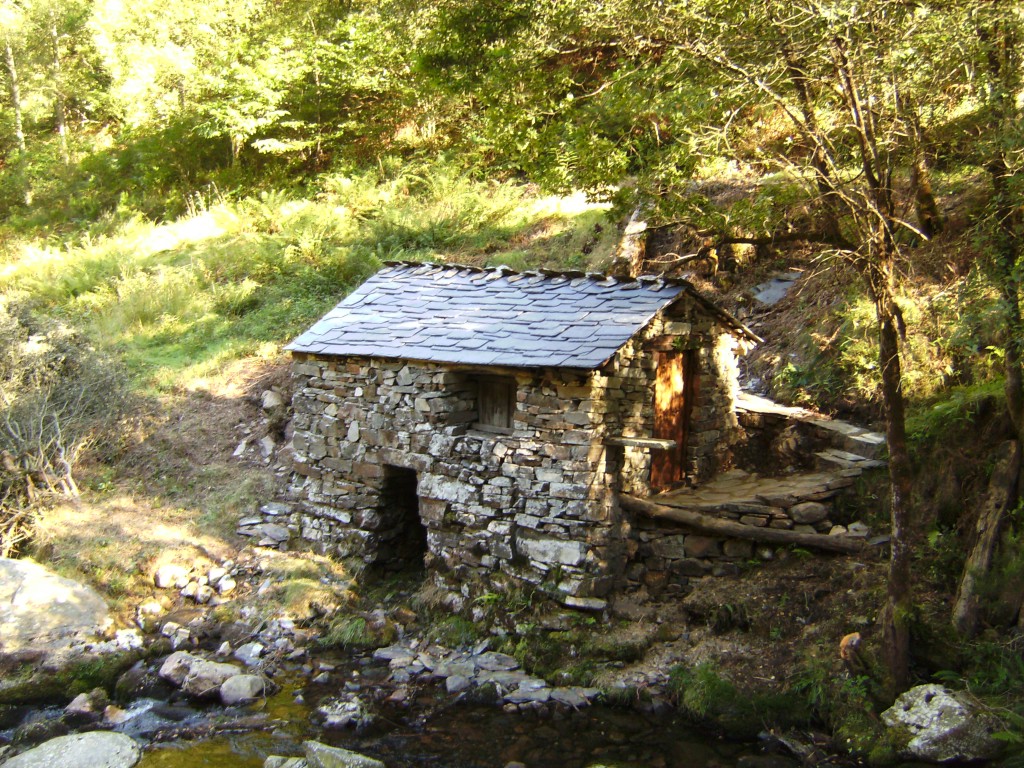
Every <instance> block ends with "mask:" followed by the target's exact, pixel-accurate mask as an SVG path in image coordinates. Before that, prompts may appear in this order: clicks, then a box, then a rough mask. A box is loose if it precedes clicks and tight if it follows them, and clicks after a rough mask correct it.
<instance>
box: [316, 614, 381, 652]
mask: <svg viewBox="0 0 1024 768" xmlns="http://www.w3.org/2000/svg"><path fill="white" fill-rule="evenodd" d="M320 642H321V644H323V645H325V646H327V647H338V648H345V649H349V650H363V649H365V648H370V647H372V646H373V642H374V637H373V634H372V633H371V632H370V631H369V629H368V628H367V624H366V619H364V618H363V617H362V616H343V617H341V618H338V619H335V620H334V621H332V622H331V624H330V626H329V627H328V628H327V631H326V632H324V633H323V635H322V636H321V637H320Z"/></svg>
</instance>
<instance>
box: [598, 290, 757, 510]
mask: <svg viewBox="0 0 1024 768" xmlns="http://www.w3.org/2000/svg"><path fill="white" fill-rule="evenodd" d="M668 312H671V314H668ZM735 345H736V341H735V339H734V337H733V336H732V335H730V334H727V333H723V332H722V330H721V329H720V328H718V327H717V326H716V325H715V324H714V322H713V321H712V319H711V318H710V317H708V316H707V315H705V314H704V313H702V312H700V311H699V310H698V309H697V308H696V307H695V306H694V305H693V304H692V303H682V302H681V303H680V304H677V305H676V306H674V307H671V308H670V309H669V310H667V312H666V313H663V314H662V315H659V316H658V317H656V318H655V319H654V320H653V321H651V323H650V324H649V325H648V326H647V327H646V328H645V329H644V331H643V332H642V333H640V334H638V335H637V336H636V337H634V338H633V339H632V340H631V341H630V342H629V343H628V344H626V345H625V346H624V347H622V349H620V350H619V352H618V354H617V355H616V356H615V358H614V359H613V360H612V361H611V362H610V363H609V365H607V366H606V367H605V369H604V370H602V371H599V372H597V373H595V375H594V377H593V380H594V388H595V392H594V395H593V397H594V399H595V401H600V402H603V403H605V404H607V412H606V413H604V414H603V416H602V420H601V426H602V427H603V429H604V432H605V435H606V436H608V437H611V436H622V437H626V438H646V437H651V436H653V435H654V409H653V407H652V403H653V402H654V389H655V386H654V376H655V369H656V365H657V363H656V358H655V354H654V352H655V348H659V349H672V350H678V351H686V350H694V351H695V352H696V355H697V368H698V381H699V386H698V394H697V400H696V402H694V403H692V411H691V422H690V429H689V435H688V437H687V443H686V475H687V477H688V479H689V480H690V481H691V482H702V481H704V480H706V479H708V478H709V477H711V476H712V475H714V474H715V473H716V472H718V471H720V470H721V469H724V468H726V467H727V466H728V465H729V462H730V458H731V454H730V449H731V447H732V445H733V444H734V443H735V442H736V441H737V439H738V437H739V434H740V428H739V425H738V423H737V420H736V413H735V409H734V407H733V397H734V393H735V392H736V390H737V388H738V386H739V384H738V382H737V377H738V369H737V363H736V349H735ZM609 462H610V465H611V466H612V467H613V469H612V473H613V474H615V475H617V476H618V483H619V488H620V490H622V491H624V492H626V493H631V494H635V495H639V496H646V495H648V494H650V493H651V492H652V488H651V486H650V477H651V449H649V448H642V447H637V446H627V447H624V448H622V449H620V450H618V451H612V455H611V456H610V457H609Z"/></svg>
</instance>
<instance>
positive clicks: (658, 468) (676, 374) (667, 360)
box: [651, 350, 697, 490]
mask: <svg viewBox="0 0 1024 768" xmlns="http://www.w3.org/2000/svg"><path fill="white" fill-rule="evenodd" d="M655 355H656V361H657V366H658V367H657V373H656V378H655V382H654V437H657V438H660V439H663V440H673V441H675V447H674V448H671V449H668V450H654V451H652V452H651V454H652V455H651V487H652V488H654V489H656V490H660V489H663V488H670V487H671V486H673V485H677V484H679V483H681V482H683V480H684V479H685V478H686V436H687V432H688V431H689V429H690V411H691V410H692V408H693V403H694V401H695V400H696V399H697V352H696V351H695V350H687V351H685V352H676V351H673V352H655Z"/></svg>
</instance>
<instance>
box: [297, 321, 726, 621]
mask: <svg viewBox="0 0 1024 768" xmlns="http://www.w3.org/2000/svg"><path fill="white" fill-rule="evenodd" d="M722 338H730V337H725V336H720V335H719V333H718V331H717V329H715V328H714V327H713V324H712V321H711V320H710V318H707V317H705V316H704V315H703V314H702V313H700V312H699V311H697V310H696V309H695V307H694V306H693V305H692V304H691V303H685V302H684V303H681V305H680V307H679V308H678V309H676V310H674V311H673V313H672V315H671V316H668V317H660V316H659V317H658V318H656V319H655V320H654V321H653V322H652V323H651V324H650V325H649V326H648V327H647V328H646V329H645V331H644V332H643V333H641V334H639V335H638V336H637V337H636V338H635V339H634V340H632V341H631V342H630V343H629V344H627V345H626V346H625V347H624V348H623V349H621V350H620V351H619V353H617V354H616V356H615V357H614V358H613V359H612V360H611V361H610V362H609V363H608V364H607V365H606V366H605V367H604V368H603V369H601V370H599V371H592V372H572V371H566V370H544V371H534V370H513V369H506V370H501V369H493V368H492V369H487V370H480V369H477V370H473V369H459V368H455V367H452V366H445V365H439V364H430V363H411V362H403V361H394V360H384V359H376V358H372V359H371V358H337V359H324V358H317V357H312V356H301V355H296V361H295V364H294V367H293V371H294V375H295V376H296V378H297V387H296V394H295V396H294V399H293V405H294V414H295V415H294V422H293V426H294V438H293V450H294V455H295V467H294V468H295V472H296V473H297V476H298V485H299V486H301V488H300V490H301V493H300V497H301V503H300V504H299V505H298V509H297V510H296V511H295V512H294V513H293V515H292V519H291V521H290V522H291V524H292V527H294V528H295V529H296V530H297V531H298V532H300V533H301V535H302V537H303V538H305V539H307V540H310V541H313V542H315V543H317V544H318V545H319V547H320V548H321V549H322V550H323V551H325V552H330V553H333V554H337V555H340V556H343V557H358V558H362V559H363V560H364V561H366V562H367V563H375V564H377V565H380V566H383V567H387V566H389V565H390V564H392V563H394V562H396V561H400V560H403V559H405V560H407V559H408V552H409V551H410V546H411V545H410V537H409V533H410V530H409V529H410V526H415V525H416V524H417V521H415V520H413V521H410V520H409V519H408V517H407V515H406V513H404V512H403V511H402V507H403V505H402V504H401V503H388V504H385V503H382V499H386V498H388V497H389V495H391V496H392V497H393V496H394V493H395V492H396V491H395V489H396V488H398V487H399V486H402V485H403V484H407V483H408V481H409V478H410V475H409V471H413V472H415V477H414V479H413V480H412V482H413V487H414V488H415V494H416V496H417V497H418V515H419V523H420V524H421V525H422V526H423V527H424V528H425V529H426V530H425V534H426V552H425V553H424V555H425V557H424V559H425V563H426V566H427V569H428V572H429V573H430V575H431V577H432V578H434V579H435V581H437V582H438V583H439V584H441V585H442V586H444V587H446V589H447V590H448V591H449V593H450V594H451V595H452V596H453V604H454V605H455V607H459V605H460V604H465V602H466V600H467V599H468V598H471V597H473V596H474V594H475V592H480V591H485V590H498V591H500V590H503V589H505V588H507V587H508V586H510V585H511V584H513V583H515V582H520V583H522V582H525V583H528V584H532V585H535V586H538V587H540V588H542V589H544V590H545V591H547V592H550V593H552V594H554V595H557V596H560V597H561V599H562V600H563V601H564V602H565V603H566V604H568V605H577V606H581V607H592V608H598V607H601V606H603V604H604V602H603V599H602V598H604V597H605V596H606V595H608V593H609V592H610V591H611V590H612V589H613V588H615V587H617V586H621V585H622V584H623V583H624V582H623V577H624V575H625V573H626V570H627V565H628V563H629V560H630V558H631V557H633V556H635V555H636V553H637V540H636V537H635V535H634V533H633V531H632V528H631V526H630V524H629V523H628V522H627V521H626V520H624V519H623V517H622V515H621V514H620V511H619V508H618V505H617V503H616V501H615V496H614V492H613V491H614V490H615V489H617V488H619V487H621V488H622V489H624V490H627V491H629V492H633V493H644V492H646V490H647V485H646V483H647V479H648V476H649V473H650V450H649V449H646V448H609V447H606V445H605V440H606V438H609V437H615V436H626V437H650V436H651V434H652V431H653V418H654V416H653V398H654V371H655V362H654V355H653V350H652V345H653V344H662V345H664V344H669V345H670V347H671V348H672V349H691V348H692V349H697V350H698V359H699V367H700V378H701V386H700V397H699V400H698V401H697V402H695V403H694V408H693V421H692V425H691V431H690V440H689V449H688V452H687V462H688V469H689V471H690V472H691V474H693V475H695V476H698V477H704V476H706V475H709V474H710V473H711V472H712V471H714V470H715V469H716V468H718V467H719V466H723V465H725V464H726V463H727V461H728V448H729V445H730V443H731V441H732V439H733V436H734V433H735V430H736V422H735V417H734V415H733V413H732V408H731V402H732V401H731V397H732V390H731V389H730V388H731V387H732V386H733V384H734V378H735V369H734V368H730V366H729V364H728V360H729V355H728V348H727V347H726V345H724V344H723V343H722V342H721V339H722ZM485 373H486V374H488V375H495V374H500V375H503V376H508V377H514V379H515V381H516V390H517V396H516V403H515V412H514V415H513V423H512V429H511V434H496V433H493V432H489V431H484V430H481V429H478V428H474V426H473V422H474V421H475V419H476V416H477V385H478V381H479V376H480V375H481V374H485ZM403 470H404V471H403Z"/></svg>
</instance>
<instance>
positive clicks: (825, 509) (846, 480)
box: [651, 392, 885, 536]
mask: <svg viewBox="0 0 1024 768" xmlns="http://www.w3.org/2000/svg"><path fill="white" fill-rule="evenodd" d="M736 409H737V411H740V412H742V413H746V414H754V415H756V416H761V417H769V418H780V419H785V420H787V421H795V422H800V423H803V424H807V425H809V426H810V427H811V428H812V429H813V430H815V431H817V433H818V434H819V436H820V437H821V438H823V441H824V442H826V443H828V447H826V448H824V449H823V450H819V451H817V452H816V453H815V456H816V457H817V459H818V462H817V463H818V465H819V466H820V469H819V470H818V471H815V472H803V473H793V474H789V475H784V476H781V477H762V476H759V475H757V474H755V473H752V472H746V471H743V470H741V469H733V470H730V471H728V472H724V473H722V474H720V475H718V476H716V477H714V478H712V479H711V480H710V481H708V482H707V483H705V484H703V485H700V486H698V487H696V488H682V489H677V490H673V491H668V492H665V493H662V494H658V495H656V496H654V497H652V499H651V500H652V501H654V502H656V503H658V504H663V505H665V506H668V507H676V508H678V509H685V510H690V511H694V512H700V513H703V514H708V515H714V516H716V517H722V518H728V519H732V520H736V521H738V522H740V523H742V524H744V525H752V526H758V527H771V528H783V529H791V530H794V531H797V532H804V533H831V534H846V535H854V536H858V535H859V536H867V535H868V530H867V528H866V527H865V526H863V525H862V524H860V523H854V524H853V525H851V526H849V527H846V526H834V525H833V524H832V522H831V520H829V519H828V518H829V514H830V512H831V511H832V510H831V505H830V504H829V503H828V501H829V500H830V499H832V498H833V497H835V496H837V495H838V494H839V493H840V492H841V491H842V490H843V489H844V488H848V487H849V486H851V485H853V483H854V479H855V478H856V477H858V476H859V475H860V474H861V473H862V472H863V471H864V470H866V469H872V468H876V467H882V466H885V461H883V460H881V459H879V458H878V456H879V455H880V454H881V453H882V452H883V451H884V449H885V436H884V435H882V434H880V433H878V432H872V431H871V430H868V429H864V428H863V427H858V426H856V425H854V424H849V423H847V422H845V421H839V420H836V419H829V418H828V417H825V416H822V415H820V414H817V413H814V412H813V411H809V410H807V409H805V408H796V407H792V406H786V405H780V404H779V403H776V402H773V401H772V400H769V399H767V398H764V397H760V396H759V395H755V394H752V393H750V392H740V393H739V394H738V396H737V398H736Z"/></svg>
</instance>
